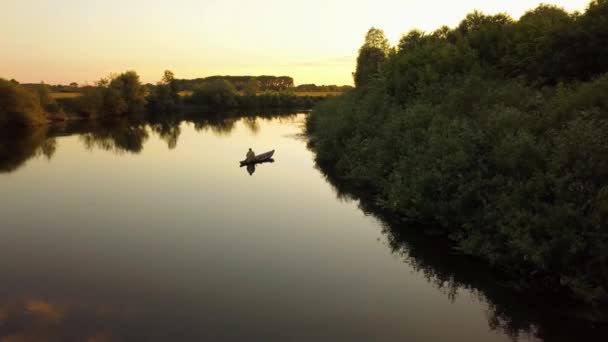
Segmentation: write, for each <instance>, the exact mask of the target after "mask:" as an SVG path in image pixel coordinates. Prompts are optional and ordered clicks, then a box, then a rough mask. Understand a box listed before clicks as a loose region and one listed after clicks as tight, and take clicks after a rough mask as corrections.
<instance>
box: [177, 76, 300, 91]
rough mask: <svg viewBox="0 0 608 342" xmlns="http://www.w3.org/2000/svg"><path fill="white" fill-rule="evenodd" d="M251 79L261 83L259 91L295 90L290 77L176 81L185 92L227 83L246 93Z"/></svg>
mask: <svg viewBox="0 0 608 342" xmlns="http://www.w3.org/2000/svg"><path fill="white" fill-rule="evenodd" d="M251 79H255V80H256V81H257V82H258V83H259V89H258V91H269V90H272V91H284V90H287V89H289V88H293V78H291V77H289V76H255V77H253V76H210V77H206V78H196V79H192V80H187V79H180V80H176V82H177V86H178V87H179V89H180V90H181V91H184V90H195V89H196V88H198V87H200V86H202V85H203V84H205V83H211V82H215V81H227V82H228V83H230V84H231V85H232V86H233V87H234V88H235V89H236V90H237V91H239V92H244V91H245V89H246V88H247V86H248V85H249V83H250V81H251Z"/></svg>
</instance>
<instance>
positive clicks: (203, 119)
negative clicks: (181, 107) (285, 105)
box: [186, 111, 301, 136]
mask: <svg viewBox="0 0 608 342" xmlns="http://www.w3.org/2000/svg"><path fill="white" fill-rule="evenodd" d="M299 113H301V112H285V111H265V112H238V111H237V112H219V113H218V112H215V113H204V114H196V115H188V116H187V117H186V121H188V122H191V123H193V124H194V129H196V131H199V132H200V131H211V132H213V133H214V134H216V135H218V136H228V135H230V133H231V132H232V131H233V130H234V128H235V127H236V124H237V123H238V122H239V121H242V122H243V124H244V125H245V126H246V127H247V128H248V129H249V130H250V131H251V132H252V133H253V134H257V133H258V132H259V131H260V121H262V120H265V121H271V120H278V121H279V122H280V123H283V122H285V121H288V120H293V118H294V117H295V116H296V115H297V114H299Z"/></svg>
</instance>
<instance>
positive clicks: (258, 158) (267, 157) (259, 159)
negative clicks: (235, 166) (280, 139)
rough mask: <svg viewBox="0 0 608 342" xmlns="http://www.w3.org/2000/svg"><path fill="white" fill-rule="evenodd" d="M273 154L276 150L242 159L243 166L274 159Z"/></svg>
mask: <svg viewBox="0 0 608 342" xmlns="http://www.w3.org/2000/svg"><path fill="white" fill-rule="evenodd" d="M273 155H274V150H272V151H269V152H266V153H262V154H258V155H257V156H255V158H253V159H252V160H241V162H240V163H241V166H243V165H250V164H257V163H264V162H269V161H272V156H273Z"/></svg>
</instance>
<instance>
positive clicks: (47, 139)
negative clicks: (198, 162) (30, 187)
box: [0, 112, 296, 173]
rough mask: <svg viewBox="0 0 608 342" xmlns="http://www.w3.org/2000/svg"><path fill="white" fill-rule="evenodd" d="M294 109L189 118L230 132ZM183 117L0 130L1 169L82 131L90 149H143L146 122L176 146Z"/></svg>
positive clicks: (200, 126)
mask: <svg viewBox="0 0 608 342" xmlns="http://www.w3.org/2000/svg"><path fill="white" fill-rule="evenodd" d="M295 115H296V114H295V113H288V114H285V113H283V112H264V113H254V114H248V115H244V114H243V113H238V112H235V113H220V114H211V115H197V116H195V117H188V118H187V119H186V121H187V122H191V123H193V124H194V128H195V130H196V131H199V132H200V131H211V132H213V133H214V134H216V135H218V136H228V135H230V133H231V132H232V131H233V130H234V128H235V127H236V124H237V123H238V122H239V121H240V120H242V121H243V124H244V125H245V126H246V127H248V128H249V129H250V130H251V132H253V133H256V132H258V131H259V129H260V122H261V121H265V120H267V121H270V120H278V121H279V122H285V121H286V120H293V118H294V116H295ZM181 123H182V118H181V117H179V116H175V117H171V118H163V119H155V118H151V119H150V120H149V121H129V120H114V121H95V120H91V121H81V122H64V123H60V124H53V125H50V126H46V125H41V126H36V127H29V128H22V129H15V128H10V129H3V130H0V173H1V172H12V171H15V170H17V169H18V168H19V167H20V166H22V165H23V164H24V163H25V162H26V161H27V160H29V159H30V158H32V157H36V156H45V157H46V158H47V159H51V158H52V156H53V155H54V153H55V152H56V150H57V140H56V138H57V137H61V136H68V135H80V139H81V141H82V142H83V144H84V145H85V147H86V148H87V149H89V150H92V149H102V150H105V151H114V152H116V153H124V152H129V153H140V152H141V151H142V150H143V147H144V143H145V142H146V141H147V139H148V137H149V133H148V129H147V126H149V127H150V130H151V131H152V132H154V133H156V134H157V135H158V136H159V138H160V139H162V140H164V141H165V142H166V143H167V146H168V147H169V148H170V149H173V148H175V147H176V146H177V142H178V139H179V137H180V135H181Z"/></svg>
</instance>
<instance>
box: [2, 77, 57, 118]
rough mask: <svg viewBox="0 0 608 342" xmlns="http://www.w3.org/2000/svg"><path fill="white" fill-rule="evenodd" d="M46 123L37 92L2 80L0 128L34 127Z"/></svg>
mask: <svg viewBox="0 0 608 342" xmlns="http://www.w3.org/2000/svg"><path fill="white" fill-rule="evenodd" d="M44 121H46V114H45V113H44V110H43V108H42V105H41V104H40V97H39V96H38V94H37V93H36V92H33V91H30V90H28V89H26V88H24V87H23V86H21V85H19V84H15V83H13V82H11V81H6V80H4V79H2V78H0V126H4V125H9V124H16V125H23V126H25V125H34V124H39V123H43V122H44Z"/></svg>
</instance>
